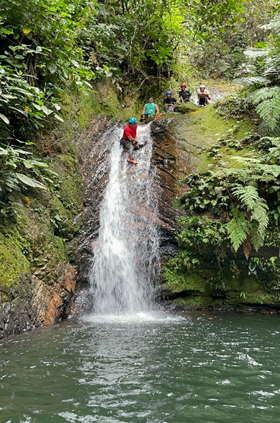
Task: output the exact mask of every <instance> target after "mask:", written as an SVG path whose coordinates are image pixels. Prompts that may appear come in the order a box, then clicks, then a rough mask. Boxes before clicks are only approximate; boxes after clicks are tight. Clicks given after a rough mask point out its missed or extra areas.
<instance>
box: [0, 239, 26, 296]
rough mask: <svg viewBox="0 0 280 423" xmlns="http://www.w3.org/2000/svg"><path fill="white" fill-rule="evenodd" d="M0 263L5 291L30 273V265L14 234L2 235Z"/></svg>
mask: <svg viewBox="0 0 280 423" xmlns="http://www.w3.org/2000/svg"><path fill="white" fill-rule="evenodd" d="M14 237H15V235H14ZM0 263H1V264H0V289H1V288H4V291H5V288H9V287H10V286H11V285H13V284H15V283H18V282H19V280H20V277H21V276H22V275H25V274H27V273H28V272H29V271H30V263H29V261H28V260H27V258H26V256H25V254H24V252H23V251H22V246H20V244H19V243H18V242H17V240H16V239H15V238H13V234H9V235H8V236H4V235H3V234H2V233H0Z"/></svg>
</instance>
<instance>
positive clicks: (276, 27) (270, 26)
mask: <svg viewBox="0 0 280 423" xmlns="http://www.w3.org/2000/svg"><path fill="white" fill-rule="evenodd" d="M260 28H262V29H265V30H270V31H273V32H274V33H275V34H277V35H279V36H280V17H279V15H277V16H276V17H275V18H274V19H272V20H271V21H270V22H269V23H267V24H265V25H261V26H260Z"/></svg>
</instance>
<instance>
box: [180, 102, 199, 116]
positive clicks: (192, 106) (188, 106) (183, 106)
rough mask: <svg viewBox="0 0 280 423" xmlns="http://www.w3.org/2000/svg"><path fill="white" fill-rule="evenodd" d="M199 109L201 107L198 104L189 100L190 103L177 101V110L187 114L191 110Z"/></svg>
mask: <svg viewBox="0 0 280 423" xmlns="http://www.w3.org/2000/svg"><path fill="white" fill-rule="evenodd" d="M198 109H199V107H198V106H197V105H196V104H194V103H193V102H191V101H189V102H188V103H177V104H176V108H175V112H178V113H182V114H186V113H190V112H195V111H196V110H198Z"/></svg>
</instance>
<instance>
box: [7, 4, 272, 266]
mask: <svg viewBox="0 0 280 423" xmlns="http://www.w3.org/2000/svg"><path fill="white" fill-rule="evenodd" d="M0 4H1V9H0V10H1V12H0V40H1V43H0V156H1V159H0V160H1V161H0V163H1V169H0V189H1V191H0V206H1V210H2V213H4V214H5V210H6V209H7V205H9V204H10V203H11V193H13V192H14V191H21V192H23V194H24V189H25V187H32V188H37V189H50V188H51V185H52V178H53V177H55V176H54V175H53V173H52V172H51V171H50V170H49V168H48V164H47V161H46V160H45V158H42V157H40V155H39V153H38V151H37V152H36V137H38V136H39V135H41V134H42V133H44V130H45V129H46V128H48V126H51V125H56V124H57V125H59V123H60V121H62V120H63V103H62V101H61V99H62V98H63V95H64V94H65V93H67V92H75V91H80V90H85V91H91V90H93V87H94V82H95V81H96V80H98V79H101V78H110V79H111V81H112V82H113V83H114V84H115V86H116V87H117V88H118V90H119V95H120V97H121V96H122V95H123V92H124V90H126V93H128V94H129V89H131V92H135V90H140V89H141V88H143V87H144V85H145V86H148V87H149V88H150V87H151V86H157V87H158V89H159V90H160V89H161V88H162V87H164V85H165V84H166V78H170V77H171V76H172V77H173V78H177V79H178V80H182V79H184V80H187V79H188V78H191V77H192V76H194V75H195V76H198V77H200V76H202V77H215V78H228V79H234V78H242V83H243V84H244V86H246V88H245V90H244V91H243V92H242V93H241V95H240V96H239V97H238V98H233V99H231V100H229V101H227V103H224V104H223V103H222V102H221V103H220V104H218V108H219V109H220V110H221V113H228V114H229V115H231V116H235V117H236V116H237V117H239V116H240V115H242V113H244V114H246V113H248V114H252V116H257V117H258V119H259V122H260V125H259V127H260V132H259V137H258V136H257V137H256V135H255V134H254V135H252V136H248V137H247V138H246V139H244V140H243V142H244V144H246V145H248V144H250V145H251V147H252V150H253V151H254V152H255V155H254V156H253V157H252V158H251V160H247V161H246V163H244V166H242V167H239V168H238V167H237V168H236V167H234V168H232V169H231V168H223V167H221V169H219V171H218V172H207V173H205V174H203V175H200V176H199V178H198V177H197V176H196V175H190V176H189V177H188V178H187V180H186V181H185V182H186V184H188V186H189V188H190V189H189V191H188V192H186V194H185V195H184V196H183V197H182V199H181V203H182V204H183V205H184V206H185V207H186V209H187V210H191V212H192V214H193V216H194V217H195V218H194V217H191V218H190V219H187V222H185V223H184V225H185V228H187V232H186V230H185V229H184V230H183V232H182V234H181V235H179V236H178V239H179V242H180V245H181V247H182V248H185V251H187V249H188V248H187V245H188V243H189V242H190V241H189V237H190V236H191V235H190V234H191V230H192V229H194V228H195V227H196V226H197V225H200V226H201V227H202V228H204V229H203V230H202V233H204V232H203V231H208V230H211V231H214V232H215V233H217V234H220V235H219V241H217V243H218V244H219V245H222V244H223V243H227V244H228V245H230V247H231V248H232V249H233V250H234V251H237V250H238V248H239V247H240V246H243V250H244V252H245V255H246V257H248V256H249V254H250V251H251V248H252V247H253V248H254V249H256V250H258V249H259V248H260V247H261V246H263V245H269V243H272V242H274V243H275V242H276V244H277V245H278V241H275V240H276V239H277V235H276V234H274V235H273V236H272V232H271V231H269V228H272V227H275V224H277V223H278V220H279V216H280V209H279V206H278V201H279V188H280V186H279V174H280V171H279V152H280V138H279V135H280V134H279V133H278V126H279V119H280V97H279V91H280V87H279V72H278V69H279V63H280V17H279V16H280V15H279V7H280V6H279V2H277V1H272V0H269V1H264V0H255V1H252V0H247V1H246V0H223V1H218V0H212V1H198V0H139V1H138V2H136V3H135V2H131V1H129V0H121V1H120V2H116V1H115V0H100V1H90V0H44V1H43V0H30V1H29V2H22V1H21V0H1V2H0ZM244 52H245V54H246V56H244ZM246 57H247V59H246ZM128 85H129V87H130V88H129V89H128V88H127V86H128ZM124 87H126V88H124ZM229 142H234V141H233V140H232V139H230V138H228V139H226V140H221V144H220V145H219V146H217V149H216V153H217V154H218V149H219V148H220V147H221V145H222V144H223V143H229ZM235 147H236V146H233V148H235ZM212 153H213V151H212ZM212 153H211V152H209V154H212ZM214 186H215V188H214V189H213V187H214ZM197 193H200V194H199V195H198V194H197ZM200 195H201V197H200ZM206 215H207V217H203V216H206ZM197 216H199V219H197ZM192 219H193V220H192ZM184 225H183V226H184ZM205 239H207V237H206V238H205V237H204V238H203V239H201V242H200V244H198V245H203V244H204V243H205V242H206V241H205ZM186 255H187V252H186ZM192 260H193V258H192ZM185 262H186V257H184V258H183V259H182V263H185Z"/></svg>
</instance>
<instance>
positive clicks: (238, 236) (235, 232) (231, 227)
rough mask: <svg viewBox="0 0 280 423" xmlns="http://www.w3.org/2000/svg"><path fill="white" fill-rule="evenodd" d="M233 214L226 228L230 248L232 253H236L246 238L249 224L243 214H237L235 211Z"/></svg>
mask: <svg viewBox="0 0 280 423" xmlns="http://www.w3.org/2000/svg"><path fill="white" fill-rule="evenodd" d="M233 213H234V215H235V217H234V218H233V219H231V221H230V222H229V223H228V224H227V226H226V228H227V231H228V236H229V239H230V242H231V244H232V247H233V249H234V251H237V250H238V248H239V247H240V246H241V245H242V244H243V242H244V241H245V239H246V238H247V234H248V233H249V231H250V228H251V224H250V222H248V221H246V217H245V213H239V212H238V211H237V210H236V209H235V210H234V212H233Z"/></svg>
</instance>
